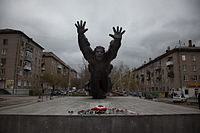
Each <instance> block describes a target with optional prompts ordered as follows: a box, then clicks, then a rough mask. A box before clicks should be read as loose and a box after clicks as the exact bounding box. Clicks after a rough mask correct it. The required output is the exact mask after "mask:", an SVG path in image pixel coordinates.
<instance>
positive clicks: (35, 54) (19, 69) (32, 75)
mask: <svg viewBox="0 0 200 133" xmlns="http://www.w3.org/2000/svg"><path fill="white" fill-rule="evenodd" d="M43 49H44V48H43V47H42V46H40V45H39V44H38V43H36V42H35V41H34V40H33V39H32V38H30V37H28V36H27V35H26V34H24V33H23V32H22V31H18V30H12V29H3V30H0V50H1V51H0V88H4V89H7V90H8V91H9V92H10V93H12V94H29V90H30V89H31V88H33V87H39V86H40V80H39V79H40V72H41V60H42V51H43Z"/></svg>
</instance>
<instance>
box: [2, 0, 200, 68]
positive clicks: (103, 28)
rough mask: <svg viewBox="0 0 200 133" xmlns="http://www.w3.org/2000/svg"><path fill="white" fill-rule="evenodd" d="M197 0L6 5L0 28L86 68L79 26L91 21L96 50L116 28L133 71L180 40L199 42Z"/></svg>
mask: <svg viewBox="0 0 200 133" xmlns="http://www.w3.org/2000/svg"><path fill="white" fill-rule="evenodd" d="M199 3H200V2H199V1H198V0H190V1H188V0H168V1H166V0H159V1H158V0H151V1H146V0H125V1H121V0H109V1H107V0H84V1H83V0H58V1H55V0H42V1H40V0H34V1H32V0H30V1H29V0H28V1H27V0H18V1H14V0H1V2H0V17H1V21H0V28H1V29H2V28H13V29H18V30H22V31H23V32H24V33H25V34H27V35H28V36H30V37H31V38H33V39H34V40H35V41H36V42H38V43H39V44H41V45H42V46H43V47H44V48H45V49H46V51H52V52H54V53H55V54H57V55H58V56H59V57H60V58H61V59H63V60H64V61H66V63H69V65H71V66H74V67H76V68H77V66H78V65H80V64H81V63H82V54H81V52H80V50H79V48H78V43H77V33H76V28H75V26H74V23H75V22H76V21H77V20H81V19H83V20H86V21H87V25H86V27H87V28H88V29H89V30H88V32H87V33H86V36H87V38H88V40H89V41H90V43H91V47H92V48H94V47H95V46H96V45H102V46H104V47H105V48H106V49H107V48H108V47H109V42H110V41H111V39H112V38H110V37H109V36H108V34H110V33H113V31H112V27H113V26H122V27H123V28H124V29H125V30H126V33H125V34H124V36H123V40H122V46H121V48H120V50H119V53H118V56H117V58H116V59H115V60H114V61H113V62H112V63H113V64H116V65H117V64H118V62H120V61H123V62H124V64H127V65H128V66H130V67H137V66H140V65H141V64H142V63H143V61H144V60H148V58H149V57H151V58H155V57H157V56H159V55H160V54H162V53H164V52H165V50H166V48H167V46H171V47H175V46H176V45H177V41H178V40H182V41H184V42H186V41H187V40H189V39H192V40H193V42H194V43H195V44H196V45H199V43H200V14H199V12H200V8H199V7H200V4H199Z"/></svg>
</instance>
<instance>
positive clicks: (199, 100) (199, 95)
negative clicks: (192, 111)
mask: <svg viewBox="0 0 200 133" xmlns="http://www.w3.org/2000/svg"><path fill="white" fill-rule="evenodd" d="M198 103H199V109H200V93H199V94H198Z"/></svg>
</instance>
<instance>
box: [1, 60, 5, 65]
mask: <svg viewBox="0 0 200 133" xmlns="http://www.w3.org/2000/svg"><path fill="white" fill-rule="evenodd" d="M5 64H6V58H1V66H4V65H5Z"/></svg>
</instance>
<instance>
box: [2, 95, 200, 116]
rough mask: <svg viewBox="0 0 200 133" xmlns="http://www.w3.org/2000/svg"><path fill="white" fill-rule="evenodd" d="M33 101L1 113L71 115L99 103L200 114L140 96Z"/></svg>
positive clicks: (142, 111)
mask: <svg viewBox="0 0 200 133" xmlns="http://www.w3.org/2000/svg"><path fill="white" fill-rule="evenodd" d="M34 100H35V102H33V101H32V102H31V103H29V104H24V105H20V106H13V107H12V106H10V107H1V108H0V114H28V115H69V114H68V111H69V110H73V111H74V113H73V115H77V112H78V111H79V110H86V109H91V108H93V107H95V106H97V105H104V106H105V107H106V108H118V109H127V110H128V112H129V114H137V115H161V114H162V115H163V114H200V110H199V109H194V108H188V107H184V106H178V105H172V104H166V103H162V102H156V101H150V100H145V99H140V98H138V97H131V96H130V97H107V99H92V98H91V97H59V98H58V97H57V98H54V99H53V100H44V101H43V102H37V101H36V99H34Z"/></svg>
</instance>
